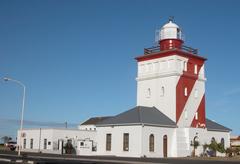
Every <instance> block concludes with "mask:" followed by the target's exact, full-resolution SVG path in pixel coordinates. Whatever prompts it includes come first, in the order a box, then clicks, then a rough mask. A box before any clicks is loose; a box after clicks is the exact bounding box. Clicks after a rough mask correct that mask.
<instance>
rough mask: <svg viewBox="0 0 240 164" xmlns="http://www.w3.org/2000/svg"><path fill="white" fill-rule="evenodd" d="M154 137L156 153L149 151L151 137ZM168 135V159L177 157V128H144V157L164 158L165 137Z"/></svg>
mask: <svg viewBox="0 0 240 164" xmlns="http://www.w3.org/2000/svg"><path fill="white" fill-rule="evenodd" d="M151 134H153V135H154V152H150V151H149V136H150V135H151ZM164 135H167V141H168V146H167V148H168V153H167V154H168V157H175V156H176V135H175V128H163V127H152V126H144V127H143V128H142V156H144V155H145V156H146V157H158V158H159V157H163V136H164Z"/></svg>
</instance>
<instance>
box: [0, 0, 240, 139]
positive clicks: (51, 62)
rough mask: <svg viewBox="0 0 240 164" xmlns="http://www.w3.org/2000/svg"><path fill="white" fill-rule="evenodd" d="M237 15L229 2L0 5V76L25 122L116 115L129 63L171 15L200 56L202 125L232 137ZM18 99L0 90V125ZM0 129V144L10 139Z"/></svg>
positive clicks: (130, 100) (126, 102) (132, 96)
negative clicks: (226, 130)
mask: <svg viewBox="0 0 240 164" xmlns="http://www.w3.org/2000/svg"><path fill="white" fill-rule="evenodd" d="M239 8H240V1H238V0H225V1H223V0H212V1H208V0H201V1H188V0H184V1H179V0H175V1H171V2H170V1H164V0H158V1H157V0H115V1H114V0H71V1H68V0H49V1H46V0H35V1H32V0H22V1H18V0H2V1H0V77H1V78H2V77H4V76H9V77H12V78H15V79H18V80H20V81H22V82H23V83H24V84H25V85H26V87H27V92H26V108H25V109H26V110H25V119H26V120H30V121H38V122H56V123H62V122H65V121H68V122H70V123H80V122H81V121H84V120H85V119H87V118H89V117H93V116H106V115H115V114H118V113H120V112H122V111H125V110H128V109H130V108H131V107H134V106H135V105H136V81H135V77H136V61H135V60H134V57H136V56H139V55H141V54H143V48H146V47H150V46H152V45H153V43H154V33H155V30H156V29H157V28H160V27H161V26H162V25H163V24H164V23H166V22H167V20H168V17H169V16H174V17H175V22H176V23H177V24H178V25H179V26H180V27H181V28H182V29H183V32H184V34H185V38H186V41H185V44H186V45H188V46H192V47H194V48H198V49H199V52H200V55H202V56H204V57H206V58H208V61H207V63H206V76H207V83H206V110H207V117H208V118H210V119H213V120H215V121H217V122H219V123H221V124H224V125H225V126H227V127H230V128H231V129H233V133H234V134H240V126H239V121H238V120H239V116H240V114H239V110H240V101H239V100H240V76H239V70H240V68H239V60H240V53H239V50H238V47H239V38H240V31H239V26H240V21H239V19H240V10H239ZM21 94H22V90H21V87H19V86H18V85H16V84H15V83H10V82H8V83H6V82H3V81H1V82H0V113H1V114H0V123H1V119H2V120H4V119H10V120H12V119H13V120H14V119H15V120H17V119H19V117H20V108H21V96H22V95H21ZM3 122H4V121H3ZM3 125H4V123H1V125H0V131H1V132H0V136H1V135H3V134H9V135H14V134H15V131H14V130H12V128H6V127H4V126H5V125H4V126H3Z"/></svg>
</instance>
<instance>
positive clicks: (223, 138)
mask: <svg viewBox="0 0 240 164" xmlns="http://www.w3.org/2000/svg"><path fill="white" fill-rule="evenodd" d="M157 38H158V40H157V44H158V45H157V46H153V47H150V48H145V49H144V54H142V55H140V56H138V57H136V58H135V59H136V61H137V68H138V71H137V77H136V81H137V104H136V106H134V107H131V108H130V109H127V110H124V111H123V112H121V113H119V114H117V115H114V116H107V117H104V116H98V117H92V118H89V119H87V120H86V121H84V122H82V123H81V124H80V125H79V127H78V128H79V130H69V129H55V128H53V129H41V133H40V134H39V129H29V130H26V129H25V130H24V133H25V134H26V135H25V137H19V136H20V134H21V133H20V131H18V138H21V139H22V141H21V143H26V144H24V145H23V150H25V151H28V150H31V151H36V152H38V151H40V150H41V152H47V153H49V152H52V153H54V154H56V153H59V152H62V150H61V151H60V148H61V147H62V146H61V145H62V144H64V143H68V142H69V141H71V143H73V144H76V145H74V147H76V150H77V154H78V155H82V156H83V155H87V156H89V155H94V156H96V155H100V156H119V157H144V158H146V157H147V158H148V157H149V158H160V157H161V158H162V157H187V156H191V155H192V154H195V155H198V156H200V155H201V154H202V153H203V152H204V151H205V150H204V148H203V145H204V144H210V143H212V142H217V143H218V145H219V144H221V146H222V147H224V148H227V147H229V146H230V131H231V129H229V128H227V127H225V126H223V125H220V124H218V123H216V122H215V121H211V120H209V119H207V118H206V114H205V110H206V109H205V82H206V78H205V73H204V65H205V61H206V58H204V57H202V56H200V55H199V54H198V51H197V49H194V48H191V47H189V46H186V45H184V37H183V32H182V30H181V28H180V27H179V26H178V25H177V24H176V23H175V22H174V21H173V20H172V19H170V20H169V21H168V22H167V23H165V24H164V25H163V26H162V27H161V28H160V30H159V36H158V37H157ZM40 135H41V136H40ZM66 136H68V137H66ZM39 138H44V142H34V141H38V140H39ZM45 141H46V142H45ZM18 142H19V140H18ZM27 143H31V144H27ZM46 143H53V144H50V145H49V144H48V145H47V147H46ZM54 143H58V145H57V144H54ZM195 143H198V144H197V145H199V146H198V147H197V148H196V144H195ZM51 145H52V146H51ZM53 145H55V146H57V147H54V146H53ZM204 153H206V152H204ZM222 155H223V154H222Z"/></svg>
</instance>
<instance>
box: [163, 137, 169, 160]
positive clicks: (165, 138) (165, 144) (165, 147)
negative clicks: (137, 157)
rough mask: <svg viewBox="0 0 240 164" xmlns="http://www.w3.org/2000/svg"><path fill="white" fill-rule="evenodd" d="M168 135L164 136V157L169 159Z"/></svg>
mask: <svg viewBox="0 0 240 164" xmlns="http://www.w3.org/2000/svg"><path fill="white" fill-rule="evenodd" d="M167 145H168V144H167V135H164V136H163V157H167V151H168V148H167Z"/></svg>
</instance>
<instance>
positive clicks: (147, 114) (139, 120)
mask: <svg viewBox="0 0 240 164" xmlns="http://www.w3.org/2000/svg"><path fill="white" fill-rule="evenodd" d="M133 124H134V125H136V124H141V125H152V126H163V127H176V123H175V122H173V121H172V120H171V119H170V118H168V117H167V116H166V115H164V114H163V113H162V112H160V111H159V110H158V109H157V108H155V107H144V106H137V107H134V108H132V109H130V110H128V111H126V112H123V113H120V114H118V115H116V116H115V117H112V118H109V119H105V120H103V121H101V122H98V123H97V125H96V126H109V125H133Z"/></svg>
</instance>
